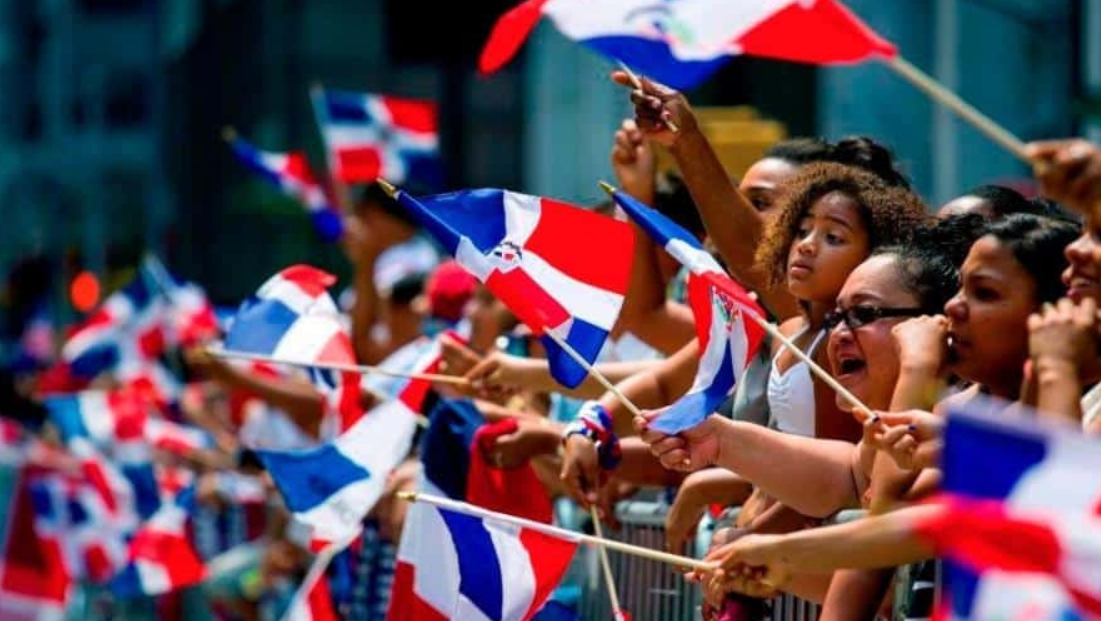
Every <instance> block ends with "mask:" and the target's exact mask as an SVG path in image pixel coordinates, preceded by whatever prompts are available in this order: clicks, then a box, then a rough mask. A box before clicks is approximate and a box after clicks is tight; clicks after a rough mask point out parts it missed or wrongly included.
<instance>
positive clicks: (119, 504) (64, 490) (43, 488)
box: [30, 472, 137, 583]
mask: <svg viewBox="0 0 1101 621" xmlns="http://www.w3.org/2000/svg"><path fill="white" fill-rule="evenodd" d="M105 480H107V479H106V478H98V480H92V479H89V478H87V477H86V476H85V474H84V473H76V474H70V473H62V472H51V473H48V474H43V475H42V476H40V477H36V478H35V479H34V480H33V482H32V483H31V488H30V491H31V499H32V502H33V504H34V509H35V525H34V527H35V532H36V533H37V534H38V536H39V537H41V538H43V539H47V540H50V541H53V542H54V543H55V544H56V545H57V547H58V549H59V550H60V551H61V554H62V558H63V561H64V563H65V567H66V573H67V574H68V575H69V576H71V577H73V578H76V579H84V580H90V581H92V582H95V583H104V582H106V581H107V580H109V579H110V578H111V577H112V576H114V575H115V573H117V572H118V571H119V570H121V569H122V568H123V567H124V566H125V565H126V559H127V550H126V540H127V537H128V536H129V535H130V533H131V532H132V531H133V529H134V527H135V526H136V525H137V518H136V515H135V514H134V513H133V512H132V504H131V506H127V504H130V503H132V499H130V498H128V497H127V495H126V485H127V484H126V482H125V481H118V480H116V481H115V483H116V484H115V485H110V486H104V485H102V483H103V482H104V481H105Z"/></svg>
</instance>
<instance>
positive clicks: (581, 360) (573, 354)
mask: <svg viewBox="0 0 1101 621" xmlns="http://www.w3.org/2000/svg"><path fill="white" fill-rule="evenodd" d="M543 334H546V335H547V336H549V337H551V340H553V341H554V342H555V343H558V346H559V347H561V348H562V350H563V351H565V352H566V354H567V355H569V357H570V358H573V361H574V362H576V363H577V364H579V365H581V368H583V369H585V370H586V371H588V372H589V375H592V376H593V377H594V378H596V381H598V382H600V385H601V386H603V387H604V388H605V389H607V390H608V392H610V393H612V394H613V395H615V396H616V398H617V399H619V402H620V403H622V404H623V407H625V408H627V410H628V411H629V412H630V413H631V414H633V415H635V416H642V410H640V409H639V407H638V406H637V405H635V404H634V403H632V402H631V400H630V399H628V398H627V395H625V394H623V392H622V391H621V390H620V389H619V388H617V387H616V385H615V384H613V383H612V382H611V380H609V379H608V378H606V377H604V374H603V373H601V372H600V371H597V370H596V368H595V367H593V365H591V364H589V361H588V360H585V357H584V356H582V355H581V354H579V353H578V352H577V350H576V349H574V348H573V346H572V345H570V344H569V343H567V342H566V339H564V338H562V337H560V336H558V335H557V334H555V333H554V330H551V329H550V328H547V329H545V330H543Z"/></svg>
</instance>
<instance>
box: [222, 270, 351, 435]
mask: <svg viewBox="0 0 1101 621" xmlns="http://www.w3.org/2000/svg"><path fill="white" fill-rule="evenodd" d="M334 282H335V278H334V277H333V276H332V275H330V274H328V273H326V272H323V271H321V270H318V269H316V268H313V267H310V266H306V265H295V266H292V267H289V268H287V269H285V270H283V271H282V272H280V273H279V274H276V275H275V276H273V277H272V278H270V279H268V281H267V282H265V283H264V284H263V285H262V286H261V287H260V289H259V290H258V291H257V293H256V295H255V296H253V297H252V298H251V299H249V300H246V301H245V302H244V303H243V304H242V305H241V308H240V310H238V311H237V315H236V316H235V317H234V319H233V322H232V324H231V325H230V327H229V331H228V332H227V334H226V337H225V346H226V348H227V349H230V350H234V351H242V352H247V353H252V354H261V355H264V356H272V357H275V358H280V359H283V360H288V361H294V362H297V363H302V364H314V363H321V364H353V365H354V364H355V363H356V360H355V353H354V351H353V349H352V341H351V337H350V336H349V335H348V331H347V329H346V328H345V327H344V326H343V325H342V324H341V322H340V320H339V318H338V316H337V308H336V303H335V302H333V299H332V297H331V296H330V295H329V293H328V291H327V289H328V287H329V286H331V285H332V284H333V283H334ZM310 378H311V380H313V383H314V385H315V386H317V388H318V389H319V390H320V391H321V392H322V394H324V395H325V396H326V397H327V399H328V401H329V404H330V406H332V409H333V410H334V411H335V412H337V413H338V415H339V417H338V418H339V421H338V424H336V425H325V427H327V428H328V427H336V428H337V429H336V431H344V430H346V429H348V428H349V427H351V426H352V424H354V423H355V421H356V420H357V419H358V418H359V416H360V415H361V414H362V410H361V408H360V406H359V376H358V374H356V373H337V372H333V371H327V370H322V369H311V371H310Z"/></svg>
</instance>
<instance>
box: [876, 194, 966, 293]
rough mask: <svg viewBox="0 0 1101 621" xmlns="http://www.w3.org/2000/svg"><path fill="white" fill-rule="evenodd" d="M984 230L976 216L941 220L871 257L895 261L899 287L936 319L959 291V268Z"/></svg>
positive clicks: (878, 251) (879, 250)
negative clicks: (911, 294) (900, 280)
mask: <svg viewBox="0 0 1101 621" xmlns="http://www.w3.org/2000/svg"><path fill="white" fill-rule="evenodd" d="M985 226H986V222H985V220H984V219H983V217H982V216H980V215H978V214H963V215H958V216H950V217H947V218H942V219H940V220H936V221H934V222H932V223H930V224H927V225H924V226H918V227H916V228H915V229H914V230H913V231H912V232H911V235H910V237H909V238H908V239H906V240H904V241H902V242H899V243H897V244H891V245H889V246H883V247H881V248H878V249H876V250H875V251H874V252H873V253H872V256H879V255H890V256H894V257H896V258H897V260H898V268H899V272H900V273H901V276H902V282H900V283H899V284H900V285H901V286H902V287H903V288H905V289H906V290H908V291H911V292H913V293H914V294H915V295H917V297H918V299H919V300H920V302H919V304H920V306H921V308H922V310H923V311H924V312H926V313H928V314H930V315H936V314H939V313H941V312H943V309H944V305H945V304H947V303H948V300H950V299H951V298H952V296H954V295H955V294H956V292H957V291H959V288H960V266H961V265H963V261H964V259H965V258H966V257H967V251H968V249H970V248H971V244H973V243H975V240H977V239H978V238H979V237H981V236H982V234H983V232H984V231H985Z"/></svg>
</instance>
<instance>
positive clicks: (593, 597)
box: [578, 500, 904, 621]
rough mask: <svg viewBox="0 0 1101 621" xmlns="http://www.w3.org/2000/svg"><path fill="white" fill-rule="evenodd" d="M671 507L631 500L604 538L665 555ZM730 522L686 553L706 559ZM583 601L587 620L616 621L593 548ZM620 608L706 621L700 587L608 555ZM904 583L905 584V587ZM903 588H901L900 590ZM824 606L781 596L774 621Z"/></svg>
mask: <svg viewBox="0 0 1101 621" xmlns="http://www.w3.org/2000/svg"><path fill="white" fill-rule="evenodd" d="M668 510H669V505H668V504H666V503H665V502H661V501H651V500H627V501H623V502H621V503H619V505H618V506H617V507H616V517H617V518H618V519H619V521H620V522H621V523H622V524H623V526H622V528H621V529H620V530H619V531H612V530H611V529H605V533H604V535H605V536H606V537H609V538H611V539H615V540H617V541H623V542H626V543H631V544H635V545H639V546H643V547H646V548H651V549H655V550H661V549H663V548H664V546H665V515H666V513H667V512H668ZM862 515H864V512H863V511H844V512H842V513H841V514H839V515H838V516H837V517H836V518H834V519H833V520H831V523H837V522H847V521H850V520H854V519H857V518H859V517H861V516H862ZM728 524H729V522H728V521H727V520H723V521H722V522H718V523H716V522H714V521H712V520H711V519H710V518H708V517H705V518H704V521H703V522H701V524H700V528H699V534H698V536H697V537H696V539H695V541H694V542H693V543H692V544H690V549H688V550H686V551H685V554H687V555H688V556H693V557H696V558H699V557H702V556H703V555H704V553H705V552H706V550H707V547H708V545H709V542H710V540H711V534H712V533H713V532H714V530H715V529H716V528H719V527H722V526H725V525H728ZM579 555H580V557H581V558H580V559H579V561H578V562H579V563H581V564H582V566H583V571H582V572H580V573H581V574H582V575H583V576H584V578H583V580H582V584H581V598H580V602H579V606H578V611H579V612H580V614H581V617H582V618H583V619H586V620H588V621H602V620H605V619H612V612H611V604H610V603H609V598H608V590H607V588H606V586H605V584H604V577H603V573H602V571H601V568H600V555H599V552H598V551H597V550H596V549H594V548H590V547H588V546H586V547H584V548H582V550H581V552H580V553H579ZM608 558H609V561H610V563H611V566H612V575H613V576H614V579H615V583H616V589H617V590H618V592H619V598H620V604H621V605H622V606H623V608H624V609H625V610H627V611H628V612H629V613H630V614H631V617H632V619H633V620H634V621H650V620H653V621H696V620H699V619H701V615H700V603H701V601H702V595H701V593H700V587H699V586H698V585H695V584H691V583H689V582H686V581H685V580H684V579H683V577H682V576H681V575H680V574H679V573H677V572H676V571H673V569H672V568H670V567H669V566H668V565H666V564H664V563H659V562H657V561H651V560H649V559H643V558H639V557H636V556H632V555H626V554H620V553H618V552H614V551H609V553H608ZM900 582H903V583H904V581H900ZM901 586H903V585H902V584H899V585H896V587H901ZM818 613H819V606H818V605H817V604H815V603H814V602H810V601H807V600H803V599H800V598H798V597H795V596H792V595H787V594H784V595H781V596H779V597H777V598H775V599H774V600H773V601H772V603H771V614H770V615H769V616H768V619H769V621H817V619H818Z"/></svg>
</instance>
